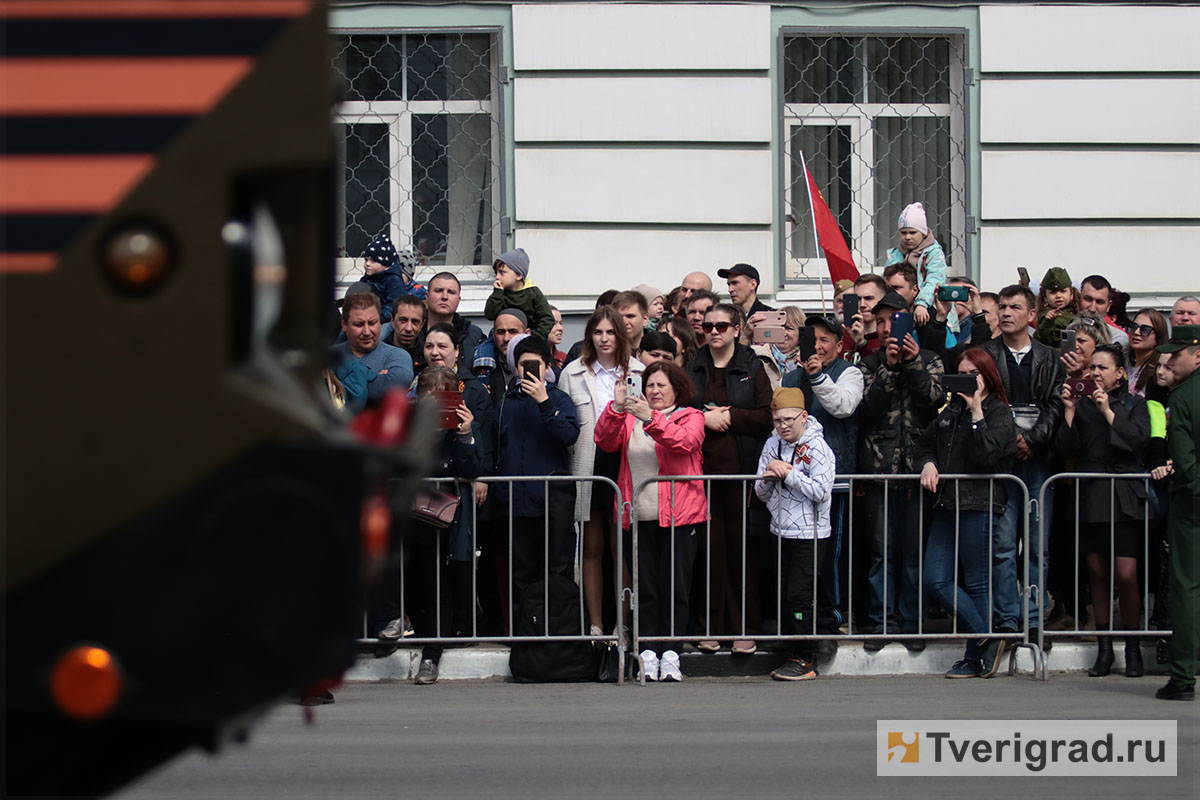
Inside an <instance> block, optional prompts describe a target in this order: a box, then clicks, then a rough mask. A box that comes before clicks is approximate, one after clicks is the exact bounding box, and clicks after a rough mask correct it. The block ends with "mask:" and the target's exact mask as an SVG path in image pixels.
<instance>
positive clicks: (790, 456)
mask: <svg viewBox="0 0 1200 800" xmlns="http://www.w3.org/2000/svg"><path fill="white" fill-rule="evenodd" d="M771 419H772V422H773V423H774V425H775V430H774V432H773V433H772V434H771V436H770V438H769V439H767V443H766V444H765V445H764V446H763V450H762V455H760V456H759V459H758V470H757V474H759V475H762V476H764V477H762V478H760V479H758V480H757V481H755V483H754V492H755V494H757V495H758V497H759V499H760V500H762V501H763V502H764V503H766V504H767V508H768V509H769V510H770V512H771V533H773V534H775V535H776V536H778V537H780V539H781V540H782V541H781V542H780V559H781V563H780V575H781V579H782V584H781V586H780V591H781V592H782V593H783V597H782V601H783V602H782V609H781V610H782V613H781V615H780V616H781V619H780V621H779V631H780V633H782V634H784V635H792V636H803V635H813V634H816V633H818V632H819V631H821V629H822V628H829V627H830V626H832V627H833V629H834V630H836V629H837V623H836V621H834V620H833V619H826V620H822V619H821V615H822V613H823V609H822V608H821V607H820V606H819V604H817V602H816V595H815V592H814V589H815V588H816V586H815V585H814V584H815V582H816V581H817V577H816V572H817V570H815V569H814V565H816V564H820V563H822V562H823V561H824V560H825V559H824V556H825V551H826V549H827V548H828V546H829V534H830V527H829V506H830V499H831V497H832V495H833V478H834V473H835V472H836V467H835V460H834V456H833V451H832V450H830V449H829V445H828V444H826V443H825V439H824V438H823V437H822V428H821V423H820V422H817V421H816V420H815V419H812V418H811V417H810V416H809V415H808V412H807V411H806V410H805V408H804V392H802V391H801V390H799V389H777V390H776V391H775V395H774V397H773V398H772V399H771ZM815 653H816V648H815V646H814V643H813V640H811V639H810V640H802V641H797V642H793V643H792V644H791V645H790V646H789V647H788V650H787V660H786V661H784V663H783V664H782V665H781V666H780V667H779V668H778V669H776V670H775V671H774V672H772V673H771V677H772V678H774V679H775V680H777V681H805V680H812V679H813V678H815V677H817V671H816V668H815V667H814V666H813V658H814V656H815Z"/></svg>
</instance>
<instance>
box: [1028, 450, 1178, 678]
mask: <svg viewBox="0 0 1200 800" xmlns="http://www.w3.org/2000/svg"><path fill="white" fill-rule="evenodd" d="M1152 480H1153V476H1151V475H1149V474H1146V473H1137V474H1108V473H1095V472H1060V473H1058V474H1055V475H1051V476H1050V477H1049V478H1047V479H1046V482H1045V483H1044V484H1043V485H1042V488H1041V491H1040V492H1039V497H1038V501H1039V504H1040V507H1041V508H1046V506H1047V497H1048V495H1049V493H1050V492H1052V491H1054V489H1055V486H1056V485H1058V486H1059V487H1063V488H1060V489H1059V490H1058V492H1056V493H1055V494H1056V495H1058V496H1057V497H1056V499H1055V503H1059V502H1062V501H1063V500H1064V499H1070V501H1071V502H1072V503H1073V511H1072V514H1071V520H1072V528H1071V534H1072V536H1073V547H1072V548H1071V552H1072V553H1073V555H1074V561H1073V564H1072V589H1073V591H1074V596H1073V598H1072V599H1073V602H1074V604H1075V614H1074V622H1075V624H1074V625H1073V626H1072V627H1070V628H1067V629H1060V630H1052V631H1048V630H1046V629H1045V628H1046V626H1045V625H1042V626H1041V627H1040V628H1039V630H1038V636H1037V641H1036V644H1037V646H1038V648H1039V649H1041V648H1042V647H1043V645H1044V643H1045V640H1046V639H1054V638H1074V637H1082V636H1094V637H1096V638H1097V640H1099V639H1101V638H1104V637H1108V638H1112V637H1117V636H1120V637H1126V638H1128V637H1134V638H1165V637H1168V636H1170V635H1171V633H1172V632H1171V631H1170V630H1166V629H1158V630H1154V629H1151V628H1150V625H1149V620H1150V617H1151V614H1150V586H1151V580H1150V561H1151V559H1150V538H1151V537H1150V522H1151V498H1152V496H1153V495H1152V489H1151V481H1152ZM1084 481H1097V482H1100V483H1101V484H1103V483H1107V484H1108V491H1107V496H1108V504H1107V506H1108V507H1107V514H1105V515H1104V516H1105V517H1106V521H1107V527H1108V534H1109V535H1108V547H1107V548H1105V550H1106V552H1098V553H1097V555H1098V556H1100V557H1107V565H1108V570H1107V571H1108V586H1107V592H1108V602H1107V605H1108V608H1109V614H1108V617H1109V619H1108V623H1107V624H1108V628H1107V629H1101V628H1100V623H1099V622H1097V625H1096V629H1095V630H1092V629H1088V628H1082V627H1080V624H1079V618H1080V616H1081V614H1080V611H1081V610H1082V609H1081V607H1080V606H1081V604H1082V597H1083V595H1082V594H1081V591H1080V589H1081V588H1082V587H1081V585H1080V580H1079V572H1080V564H1079V560H1080V556H1082V555H1084V545H1083V543H1082V541H1081V532H1080V527H1081V518H1080V517H1081V515H1080V507H1081V506H1080V501H1081V492H1082V489H1083V482H1084ZM1122 483H1127V484H1134V485H1136V484H1141V486H1142V487H1143V488H1144V493H1145V497H1144V498H1140V502H1141V505H1142V515H1141V520H1132V522H1133V523H1135V524H1138V526H1139V527H1140V528H1141V536H1142V542H1141V546H1142V548H1141V554H1140V555H1141V562H1142V563H1141V581H1140V582H1139V584H1140V587H1141V608H1140V609H1139V612H1138V613H1139V616H1140V620H1141V625H1140V627H1138V628H1117V627H1115V626H1116V621H1115V619H1114V616H1115V612H1116V609H1117V604H1116V603H1114V595H1116V594H1117V593H1116V591H1115V590H1116V588H1117V587H1116V582H1117V570H1116V569H1115V568H1114V567H1115V562H1116V558H1117V553H1116V550H1117V546H1116V536H1117V522H1118V520H1117V516H1118V514H1117V506H1118V502H1117V487H1118V485H1119V484H1122ZM1063 489H1066V494H1067V497H1066V498H1064V497H1063V496H1061V492H1062V491H1063ZM1040 523H1041V536H1042V537H1043V539H1044V540H1046V541H1048V540H1049V537H1050V536H1051V535H1052V534H1053V531H1052V525H1053V519H1051V518H1049V515H1042V518H1041V520H1040ZM1088 524H1092V525H1094V524H1100V525H1104V524H1105V523H1103V522H1101V523H1088ZM1060 535H1061V533H1060ZM1044 550H1045V548H1043V553H1042V556H1041V558H1040V561H1041V569H1040V571H1041V575H1042V576H1045V575H1046V574H1047V569H1048V566H1049V565H1048V564H1047V563H1045V558H1044V555H1045V552H1044ZM1089 552H1096V551H1089ZM1093 591H1094V590H1093ZM1161 594H1162V592H1161V587H1160V592H1159V593H1157V594H1156V595H1155V603H1156V604H1157V603H1159V602H1162V597H1161ZM1045 597H1046V592H1042V591H1039V592H1038V616H1039V618H1040V619H1043V620H1044V619H1045V617H1046V611H1047V609H1046V601H1045ZM1095 599H1096V598H1095V597H1094V596H1093V598H1092V600H1093V605H1094V603H1095ZM1139 646H1140V644H1139ZM1041 678H1042V680H1047V679H1048V672H1047V667H1046V664H1045V661H1044V660H1043V663H1042V671H1041Z"/></svg>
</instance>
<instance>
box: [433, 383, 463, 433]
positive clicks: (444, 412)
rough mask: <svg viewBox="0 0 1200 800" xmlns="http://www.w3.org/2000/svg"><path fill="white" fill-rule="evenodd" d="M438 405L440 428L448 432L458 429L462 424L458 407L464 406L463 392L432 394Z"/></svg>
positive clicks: (438, 392) (437, 392)
mask: <svg viewBox="0 0 1200 800" xmlns="http://www.w3.org/2000/svg"><path fill="white" fill-rule="evenodd" d="M430 394H431V395H433V398H434V399H435V400H437V403H438V427H439V428H445V429H447V430H449V429H451V428H457V427H458V423H459V422H460V420H459V418H458V407H459V406H461V405H462V402H463V396H462V392H456V391H448V390H447V391H436V392H430Z"/></svg>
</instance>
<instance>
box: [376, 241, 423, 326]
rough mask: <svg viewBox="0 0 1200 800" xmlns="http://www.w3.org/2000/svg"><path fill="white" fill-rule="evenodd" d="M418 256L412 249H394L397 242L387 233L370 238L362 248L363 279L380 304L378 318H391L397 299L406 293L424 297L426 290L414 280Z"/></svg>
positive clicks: (387, 319) (382, 319)
mask: <svg viewBox="0 0 1200 800" xmlns="http://www.w3.org/2000/svg"><path fill="white" fill-rule="evenodd" d="M416 269H417V259H416V256H414V255H413V254H412V252H410V251H408V250H402V251H400V252H396V246H395V245H393V244H392V240H391V239H390V238H389V237H388V235H387V234H386V233H381V234H379V235H378V236H376V237H375V238H374V239H372V240H371V243H370V244H368V245H367V249H366V250H364V251H363V280H364V281H366V283H367V285H368V286H370V287H371V291H373V292H374V293H375V294H376V296H378V297H379V303H380V305H381V306H382V308H383V312H382V317H381V321H382V322H389V321H391V319H392V308H393V307H394V306H395V305H396V301H397V300H399V299H400V298H401V297H403V296H404V295H407V294H411V295H414V296H416V297H418V298H420V299H421V300H424V299H425V296H426V294H427V290H426V289H425V287H424V286H422V285H421V284H419V283H413V275H414V274H415V272H416Z"/></svg>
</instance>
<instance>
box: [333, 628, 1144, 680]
mask: <svg viewBox="0 0 1200 800" xmlns="http://www.w3.org/2000/svg"><path fill="white" fill-rule="evenodd" d="M1113 649H1114V651H1115V653H1116V658H1117V660H1116V663H1115V664H1114V665H1113V675H1112V676H1111V679H1112V680H1116V679H1118V678H1123V676H1122V674H1121V672H1122V671H1123V670H1124V668H1125V652H1124V648H1123V647H1122V646H1121V645H1120V643H1116V646H1115V647H1114V648H1113ZM962 653H963V645H962V644H961V643H959V642H949V641H941V642H938V641H934V642H930V643H929V644H928V646H927V647H926V648H925V651H924V652H922V653H910V652H908V650H906V649H905V647H904V646H903V645H902V644H899V643H891V644H888V645H887V646H886V647H884V648H883V649H882V650H879V651H878V652H874V653H871V652H868V651H866V650H864V649H863V646H862V643H861V642H857V641H849V642H844V643H842V644H841V646H840V647H839V648H838V651H837V654H836V655H834V656H833V657H832V658H829V659H819V660H818V661H817V670H818V672H819V673H820V674H821V675H941V674H942V673H944V672H945V671H946V670H948V669H950V667H951V666H952V665H953V664H954V662H955V661H957V660H958V659H960V658H962ZM1095 659H1096V644H1095V642H1075V641H1063V640H1057V641H1056V642H1055V644H1054V647H1053V649H1052V650H1051V652H1050V653H1049V654H1048V655H1047V669H1049V670H1050V671H1052V672H1079V671H1082V670H1086V669H1087V668H1088V667H1090V666H1091V665H1092V662H1094V661H1095ZM1142 659H1143V661H1144V662H1145V664H1146V673H1147V675H1157V674H1162V675H1166V666H1165V665H1162V664H1156V663H1155V661H1154V640H1153V639H1147V640H1145V641H1144V643H1143V646H1142ZM781 661H782V658H781V656H779V655H777V654H775V653H773V652H770V649H769V644H764V645H761V646H760V650H759V652H757V653H755V654H754V655H752V656H745V655H733V654H731V653H730V652H729V650H728V649H725V650H722V651H721V652H719V653H711V654H710V653H700V652H697V651H695V650H691V649H685V650H684V652H683V653H682V654H681V658H680V662H681V666H682V668H683V674H684V675H685V676H690V677H754V676H761V675H767V674H769V673H770V672H771V670H773V669H775V667H777V666H779V664H780V662H781ZM420 663H421V650H420V648H404V647H402V648H400V649H399V650H397V651H396V652H394V653H392V654H391V655H388V656H384V657H382V658H373V657H371V656H362V657H360V658H359V660H358V663H357V664H356V665H355V666H354V668H353V669H351V670H350V671H349V672H348V673H347V674H346V681H347V682H350V683H371V682H384V681H407V680H411V679H412V678H413V677H415V676H416V674H417V669H418V667H419V666H420ZM1005 665H1006V666H1005V668H1002V669H1001V671H1000V673H999V674H1000V675H1004V674H1005V669H1006V668H1007V660H1006V661H1005ZM1016 668H1017V675H1019V676H1021V677H1024V678H1031V677H1032V672H1031V670H1032V669H1033V659H1032V658H1031V656H1030V652H1029V650H1027V649H1021V650H1019V651H1018V654H1017V661H1016ZM438 673H439V679H440V680H473V679H476V680H477V679H481V678H511V677H512V676H511V673H510V672H509V670H508V648H507V647H505V646H503V645H469V646H466V647H458V648H448V649H447V650H446V651H445V653H444V655H443V656H442V661H441V665H440V667H439V670H438Z"/></svg>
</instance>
